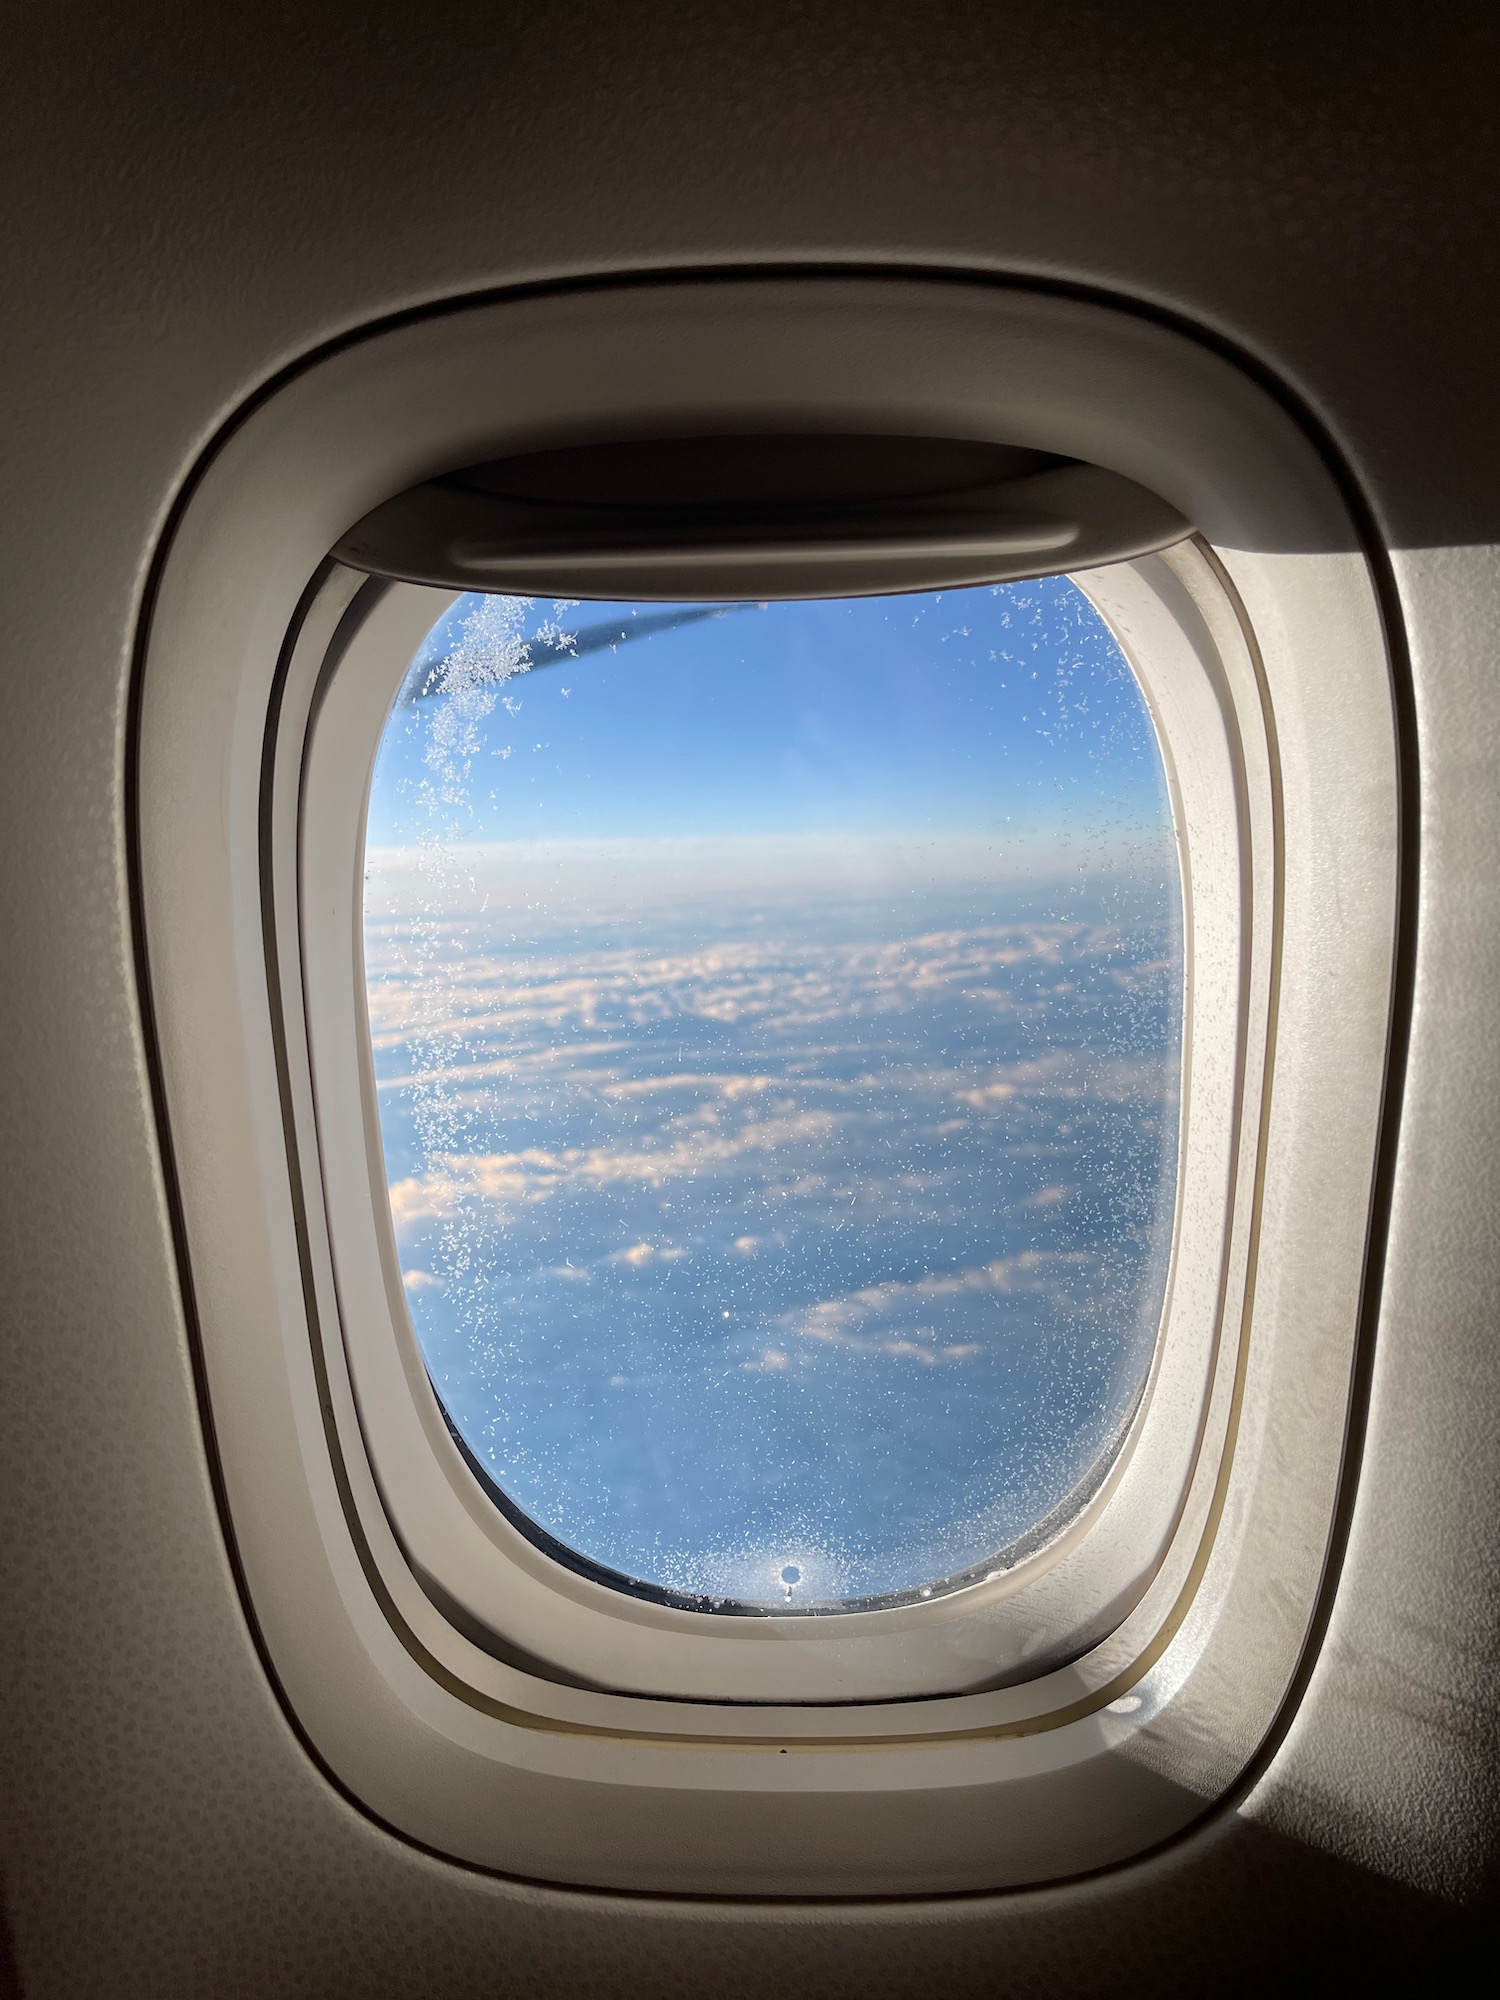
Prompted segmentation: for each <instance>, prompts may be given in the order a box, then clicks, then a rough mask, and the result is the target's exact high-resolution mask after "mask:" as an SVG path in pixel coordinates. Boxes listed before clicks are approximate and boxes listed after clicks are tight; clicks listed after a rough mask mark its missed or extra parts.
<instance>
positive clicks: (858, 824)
mask: <svg viewBox="0 0 1500 2000" xmlns="http://www.w3.org/2000/svg"><path fill="white" fill-rule="evenodd" d="M482 603H483V600H482V599H476V598H473V597H465V598H461V599H460V600H459V601H458V603H457V604H455V605H454V607H453V609H452V610H451V611H450V612H449V613H448V615H447V617H446V618H445V619H444V620H443V621H442V622H441V624H440V625H439V626H438V627H436V628H435V630H434V632H433V634H432V636H431V638H430V639H429V641H428V642H427V644H426V645H425V646H424V647H423V649H422V651H421V653H420V654H419V655H418V659H419V662H431V661H433V660H436V659H441V658H442V656H443V655H444V654H445V653H446V652H448V651H450V650H451V649H452V647H453V645H454V643H455V642H456V641H457V640H459V639H460V638H461V636H462V634H463V631H464V628H465V625H466V624H467V623H468V622H469V621H470V620H471V619H472V617H473V614H474V611H475V608H476V606H477V605H480V604H482ZM669 608H670V607H663V606H660V605H654V604H652V605H640V606H632V605H628V604H626V605H606V604H599V603H587V604H580V605H574V606H570V607H567V608H565V609H562V610H561V611H558V610H557V609H555V608H554V606H553V605H552V604H551V603H549V602H538V603H536V604H534V605H531V606H529V607H524V608H522V609H521V610H520V612H519V624H518V631H519V633H520V634H521V635H523V636H527V637H531V635H534V634H536V633H537V631H538V630H539V629H544V628H548V627H553V628H556V627H559V626H560V627H561V628H562V629H563V630H567V631H575V632H576V631H588V630H589V629H591V628H593V627H595V626H598V625H600V624H602V623H604V622H606V621H609V620H617V621H618V622H619V623H620V624H621V625H622V626H627V627H628V626H629V625H630V624H631V623H632V622H634V621H636V620H646V619H653V620H654V619H656V618H658V617H660V615H661V614H662V612H663V610H664V609H669ZM530 652H531V656H532V658H533V660H534V661H537V662H541V661H546V662H547V663H548V664H547V665H546V666H545V669H544V670H542V671H533V672H529V673H521V674H518V675H516V676H515V677H514V678H513V679H512V680H510V681H509V682H508V683H507V684H506V685H505V686H504V687H503V689H500V690H498V692H497V694H496V695H495V698H494V699H493V700H492V701H491V702H489V703H488V704H486V705H488V706H489V709H490V712H489V713H488V715H485V716H480V717H478V718H477V720H476V735H475V739H474V741H473V743H472V744H471V746H470V747H471V751H472V754H471V755H470V756H469V757H468V758H467V759H466V762H467V771H466V784H465V792H466V799H465V803H464V805H463V807H462V809H461V810H460V812H459V813H458V814H457V816H456V818H455V817H453V816H451V815H448V814H445V815H444V818H445V822H446V823H447V824H448V827H449V831H450V837H452V836H456V837H457V838H458V840H460V841H462V842H476V843H490V842H497V841H500V842H510V841H515V840H530V839H538V838H544V839H548V840H552V841H559V840H563V841H571V840H600V839H603V840H637V839H640V838H642V837H646V838H662V837H667V838H671V837H677V838H681V837H684V836H686V837H689V838H712V837H715V836H734V835H746V834H767V833H773V834H778V835H803V834H825V835H826V834H833V833H836V834H841V835H846V834H853V835H876V834H878V835H886V836H888V835H891V834H893V833H897V832H926V833H931V834H945V835H951V834H965V835H984V836H986V837H989V838H996V837H1000V838H1004V837H1006V836H1007V835H1010V836H1017V837H1028V836H1029V837H1033V838H1035V837H1037V836H1046V837H1054V836H1058V835H1061V834H1065V833H1073V832H1080V831H1081V832H1087V833H1090V834H1092V835H1093V836H1094V837H1095V839H1104V840H1106V841H1107V840H1108V839H1109V838H1110V837H1111V836H1112V835H1114V834H1118V835H1121V836H1128V835H1129V834H1130V833H1132V832H1134V831H1136V830H1138V829H1142V828H1146V827H1151V828H1156V829H1160V827H1161V825H1162V823H1163V814H1164V799H1163V794H1162V789H1161V775H1160V765H1159V759H1158V757H1157V755H1156V752H1155V747H1154V742H1153V739H1152V733H1151V728H1150V724H1149V721H1148V719H1147V716H1146V712H1145V709H1144V705H1143V703H1142V701H1141V697H1140V694H1139V691H1138V689H1137V687H1136V684H1135V682H1134V679H1133V677H1132V676H1131V674H1130V672H1129V669H1128V667H1127V666H1126V665H1125V663H1124V661H1123V659H1122V657H1121V656H1120V654H1119V651H1118V649H1117V647H1116V645H1115V642H1114V640H1113V639H1112V637H1111V636H1110V634H1109V633H1108V631H1107V629H1106V628H1105V626H1104V625H1103V622H1102V621H1101V620H1100V619H1099V617H1098V615H1097V614H1096V613H1095V612H1094V610H1093V608H1092V607H1091V606H1090V605H1089V603H1088V601H1087V599H1086V598H1084V596H1083V595H1082V593H1081V592H1080V591H1079V590H1078V589H1077V587H1076V585H1073V584H1071V583H1069V582H1068V581H1067V580H1066V579H1065V578H1049V579H1045V580H1043V581H1041V582H1035V583H1026V584H1014V585H1007V586H1002V587H1000V588H998V589H979V590H965V591H952V592H947V593H942V594H938V595H924V596H919V597H897V598H867V599H849V600H839V601H832V602H819V603H811V604H800V603H790V604H771V605H767V606H748V607H735V608H733V609H731V610H730V611H728V612H727V613H726V615H724V616H722V617H720V618H717V619H707V620H702V619H700V620H697V621H695V622H693V623H691V624H685V625H683V626H681V627H679V628H677V629H674V630H669V631H659V630H658V631H656V632H654V633H653V634H652V635H651V636H650V637H647V638H644V639H641V640H635V641H632V642H630V643H628V644H622V645H619V646H618V647H616V648H614V649H613V650H609V649H600V650H595V651H593V652H591V653H589V654H588V655H587V656H586V657H582V658H578V659H571V660H570V659H568V658H566V657H560V656H559V652H558V649H557V647H556V644H555V642H549V641H548V639H547V638H546V637H543V638H542V639H540V640H537V639H536V638H534V637H531V644H530ZM444 699H445V697H443V696H438V697H436V698H435V699H430V700H426V701H419V702H416V703H413V704H410V705H408V706H405V707H398V708H397V710H396V711H395V713H394V715H393V717H392V723H391V726H390V728H389V730H388V732H387V736H386V740H385V744H384V746H383V748H382V752H381V758H380V765H379V769H378V772H377V777H376V783H375V786H374V790H373V795H372V801H371V816H370V824H369V840H370V844H371V845H372V846H374V847H377V848H378V847H385V846H399V845H404V844H406V843H409V842H413V841H418V840H421V839H422V838H423V837H424V835H426V834H428V833H429V832H430V829H431V826H432V813H433V804H432V800H431V798H430V796H429V791H428V787H427V786H426V785H424V783H423V780H424V778H425V777H426V776H427V767H426V766H424V761H423V759H424V754H425V753H426V751H427V749H428V746H429V743H430V735H431V726H432V717H431V715H430V713H429V711H431V710H432V709H433V708H434V707H435V706H436V705H438V704H439V703H441V702H442V701H443V700H444Z"/></svg>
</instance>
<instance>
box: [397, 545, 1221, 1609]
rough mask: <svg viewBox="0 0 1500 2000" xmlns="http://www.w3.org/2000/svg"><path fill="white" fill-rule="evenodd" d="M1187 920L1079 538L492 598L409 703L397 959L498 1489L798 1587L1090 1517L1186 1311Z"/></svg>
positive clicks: (737, 1572) (406, 1077)
mask: <svg viewBox="0 0 1500 2000" xmlns="http://www.w3.org/2000/svg"><path fill="white" fill-rule="evenodd" d="M1181 939H1182V921H1181V890H1180V880H1179V872H1178V866H1177V856H1176V844H1175V837H1174V831H1173V825H1172V818H1171V812H1170V807H1169V803H1168V796H1167V790H1166V784H1165V780H1164V775H1163V768H1162V760H1161V755H1160V751H1159V748H1158V745H1157V741H1156V737H1155V733H1154V730H1153V727H1152V723H1151V720H1150V717H1149V714H1148V711H1147V709H1146V706H1145V703H1144V701H1143V699H1142V696H1141V693H1140V690H1139V687H1138V685H1137V683H1136V681H1135V679H1134V677H1133V675H1132V673H1131V670H1130V668H1129V666H1128V664H1127V663H1126V661H1125V659H1124V656H1123V655H1122V653H1121V652H1120V650H1119V648H1118V646H1117V645H1116V643H1115V641H1114V639H1113V638H1112V636H1111V635H1110V633H1109V631H1108V630H1107V628H1106V627H1105V626H1104V624H1103V623H1102V621H1101V620H1100V618H1099V617H1098V615H1097V614H1096V613H1095V611H1094V610H1093V608H1092V607H1091V605H1090V604H1089V602H1088V600H1087V599H1086V598H1085V597H1084V595H1083V594H1082V592H1081V591H1080V590H1079V589H1078V588H1077V586H1076V585H1074V584H1072V583H1070V582H1068V581H1067V580H1066V579H1063V578H1054V579H1049V580H1047V581H1044V582H1038V583H1026V584H1013V585H1005V586H1001V587H998V588H994V589H978V590H962V591H952V592H946V593H939V594H932V595H922V596H908V597H884V598H857V599H838V600H831V601H827V602H819V603H776V604H769V605H764V604H763V605H755V604H726V605H722V606H711V607H704V606H700V605H693V606H663V605H660V604H642V605H633V604H599V603H591V604H587V605H579V604H571V603H551V602H546V603H542V602H536V601H533V600H530V599H524V598H514V597H497V596H466V597H462V598H460V599H459V600H458V602H457V603H456V604H455V605H454V606H453V607H452V609H451V610H450V611H449V612H448V614H447V615H446V616H445V617H444V618H443V619H442V620H441V621H440V622H439V624H438V625H437V626H435V627H434V629H433V631H432V632H431V633H430V634H429V636H428V638H427V640H426V641H425V642H424V644H423V645H422V647H421V648H420V650H419V651H418V653H417V656H416V658H415V660H414V661H413V663H412V666H411V669H410V671H409V673H408V674H407V676H406V679H405V682H404V684H403V686H402V689H401V692H400V695H399V697H398V698H397V701H396V704H395V706H394V708H393V710H392V713H391V717H390V721H389V723H388V726H387V728H386V731H385V734H384V737H383V739H382V741H381V745H380V750H379V755H378V760H377V763H376V767H375V772H374V780H373V786H372V791H371V799H370V810H369V822H368V827H367V848H366V901H365V952H366V974H367V981H368V992H369V1010H370V1025H371V1032H372V1041H373V1049H374V1060H375V1072H376V1079H377V1092H378V1099H379V1106H380V1121H381V1131H382V1135H383V1140H384V1147H385V1159H386V1167H387V1174H388V1178H389V1186H390V1203H391V1215H392V1220H393V1224H394V1228H395V1236H396V1241H397V1245H398V1248H399V1252H400V1257H401V1263H402V1269H403V1272H404V1278H405V1286H406V1296H407V1299H408V1302H409V1306H410V1312H411V1319H412V1324H413V1326H414V1328H415V1331H416V1337H417V1340H418V1342H419V1343H420V1346H421V1350H422V1353H423V1355H424V1356H425V1359H426V1363H427V1367H428V1370H429V1372H430V1374H431V1378H432V1381H433V1384H434V1386H435V1388H436V1391H437V1394H438V1396H439V1398H440V1399H441V1402H442V1404H443V1406H444V1408H445V1409H446V1411H447V1413H448V1418H449V1422H450V1424H451V1426H452V1428H453V1430H454V1432H455V1434H456V1436H457V1437H458V1439H459V1440H460V1442H461V1444H462V1446H463V1447H464V1449H465V1451H466V1452H467V1453H468V1455H469V1458H470V1461H471V1463H472V1464H473V1465H474V1467H475V1468H476V1470H477V1471H478V1472H479V1473H480V1475H481V1476H482V1477H483V1478H484V1479H485V1480H486V1481H487V1482H489V1484H490V1486H491V1490H492V1492H493V1493H494V1495H495V1497H496V1499H497V1501H498V1503H499V1504H500V1505H501V1506H502V1507H504V1509H505V1510H506V1511H507V1512H508V1513H509V1514H510V1516H511V1518H512V1519H513V1520H516V1521H518V1522H519V1523H520V1524H521V1525H522V1526H524V1527H525V1528H527V1530H528V1532H531V1533H532V1534H533V1535H534V1536H535V1537H536V1538H537V1539H538V1540H539V1541H540V1542H541V1543H542V1545H543V1546H544V1547H548V1548H550V1549H551V1550H552V1551H553V1553H555V1554H557V1555H559V1556H560V1557H561V1558H562V1559H563V1560H565V1561H572V1562H575V1563H577V1564H579V1565H580V1566H583V1567H585V1568H592V1569H593V1570H594V1572H595V1573H597V1574H605V1575H606V1576H607V1577H608V1578H609V1579H611V1580H615V1581H618V1582H620V1583H621V1585H622V1587H626V1588H632V1589H636V1590H642V1591H645V1592H646V1593H647V1594H656V1595H660V1596H662V1597H664V1598H666V1599H667V1600H668V1601H675V1602H687V1603H690V1604H692V1605H694V1606H699V1607H703V1608H710V1609H721V1608H722V1609H725V1610H752V1611H753V1610H759V1611H763V1612H774V1613H778V1614H783V1615H784V1614H785V1613H787V1612H788V1611H790V1612H792V1613H797V1612H801V1611H831V1610H839V1609H848V1608H851V1607H853V1606H857V1605H861V1604H868V1603H870V1602H871V1601H889V1600H902V1599H907V1598H910V1599H920V1598H924V1597H930V1596H932V1595H935V1594H941V1593H942V1592H943V1591H944V1590H948V1589H952V1588H954V1587H956V1586H957V1585H958V1584H960V1583H963V1582H966V1581H970V1580H972V1579H973V1578H975V1577H976V1576H983V1575H986V1574H989V1573H991V1572H993V1571H995V1570H997V1569H1001V1568H1004V1567H1006V1566H1007V1565H1010V1564H1013V1563H1014V1562H1015V1561H1017V1560H1018V1559H1019V1558H1020V1557H1021V1556H1022V1555H1024V1554H1026V1553H1028V1552H1029V1551H1031V1550H1033V1549H1035V1548H1036V1547H1038V1546H1040V1545H1042V1544H1044V1543H1045V1542H1046V1541H1047V1540H1048V1539H1049V1538H1051V1537H1052V1536H1054V1535H1055V1534H1057V1533H1058V1532H1059V1531H1060V1530H1061V1528H1062V1527H1063V1526H1064V1525H1065V1524H1066V1523H1067V1521H1068V1520H1069V1519H1070V1518H1071V1517H1072V1516H1073V1514H1075V1513H1076V1511H1077V1510H1078V1508H1079V1507H1081V1506H1082V1505H1083V1504H1084V1503H1085V1502H1086V1501H1087V1499H1088V1498H1089V1497H1090V1495H1091V1494H1092V1493H1093V1491H1094V1490H1095V1489H1096V1488H1097V1486H1098V1483H1099V1481H1100V1480H1101V1478H1102V1477H1103V1475H1104V1473H1105V1471H1106V1470H1107V1468H1108V1465H1109V1463H1110V1462H1111V1460H1112V1457H1113V1455H1114V1452H1115V1450H1116V1449H1117V1446H1118V1443H1119V1441H1120V1439H1121V1436H1122V1433H1123V1431H1124V1429H1125V1428H1126V1427H1127V1426H1128V1424H1129V1422H1130V1419H1131V1416H1132V1414H1133V1412H1134V1410H1135V1409H1136V1407H1137V1405H1138V1403H1139V1399H1140V1396H1141V1394H1142V1389H1143V1385H1144V1383H1145V1381H1146V1378H1147V1374H1148V1371H1149V1367H1150V1362H1151V1357H1152V1353H1153V1349H1154V1344H1155V1338H1156V1332H1157V1326H1158V1321H1159V1319H1160V1314H1161V1308H1162V1298H1163V1291H1164V1285H1165V1274H1166V1267H1167V1259H1168V1254H1169V1250H1170V1241H1171V1230H1172V1217H1173V1206H1174V1198H1175V1187H1176V1173H1177V1125H1178V1118H1177V1108H1176V1107H1177V1088H1178V1072H1179V1068H1180V1061H1181V1000H1180V996H1181V988H1182V942H1181Z"/></svg>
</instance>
